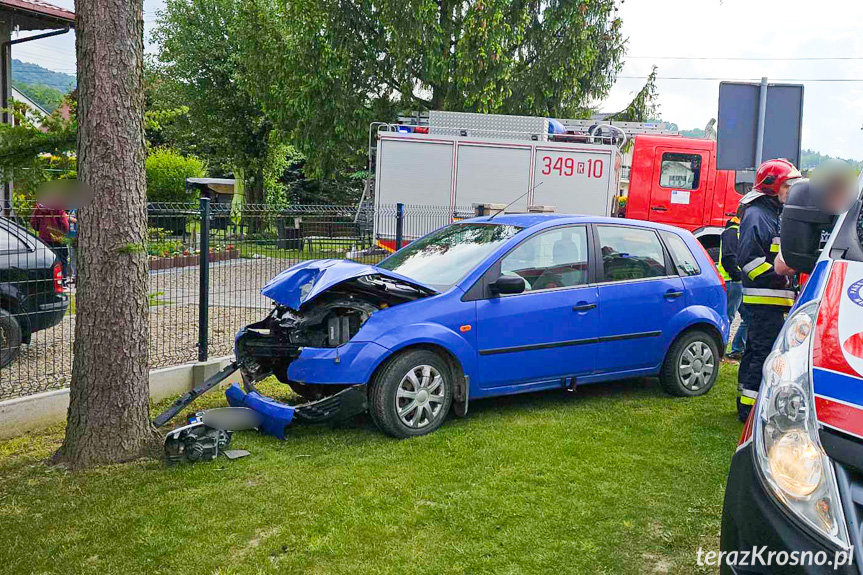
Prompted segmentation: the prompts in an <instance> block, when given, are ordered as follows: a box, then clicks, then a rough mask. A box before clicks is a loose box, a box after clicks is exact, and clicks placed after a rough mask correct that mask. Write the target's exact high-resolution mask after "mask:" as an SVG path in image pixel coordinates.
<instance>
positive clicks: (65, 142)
mask: <svg viewBox="0 0 863 575" xmlns="http://www.w3.org/2000/svg"><path fill="white" fill-rule="evenodd" d="M70 105H71V106H72V109H73V110H74V101H72V100H70ZM10 112H11V114H12V116H13V118H14V125H10V124H0V180H3V181H14V182H15V188H14V189H15V195H14V197H13V198H12V202H13V207H14V209H15V211H16V213H18V214H20V215H22V216H24V217H26V216H28V215H29V213H30V210H31V205H32V201H33V199H34V198H35V196H36V190H37V189H38V188H39V186H41V185H42V184H44V183H45V182H48V181H51V180H57V179H74V178H75V177H76V160H75V145H76V139H77V123H76V121H75V117H74V114H73V115H72V118H71V119H69V120H66V119H64V118H63V117H61V116H60V115H59V113H57V112H56V111H55V112H54V113H53V114H51V115H49V116H43V115H41V114H38V113H37V114H34V113H33V112H32V111H28V110H27V108H26V107H25V106H24V104H23V103H21V102H13V106H12V108H11V109H10ZM34 117H35V118H36V119H38V120H39V122H40V123H41V124H42V127H41V128H40V127H37V126H36V124H35V123H34V122H33V118H34Z"/></svg>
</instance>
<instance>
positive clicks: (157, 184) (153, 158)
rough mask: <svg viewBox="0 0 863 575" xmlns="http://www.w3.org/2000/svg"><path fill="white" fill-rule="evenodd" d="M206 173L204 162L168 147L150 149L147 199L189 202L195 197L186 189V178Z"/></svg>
mask: <svg viewBox="0 0 863 575" xmlns="http://www.w3.org/2000/svg"><path fill="white" fill-rule="evenodd" d="M205 173H206V166H205V164H204V162H202V161H201V160H199V159H198V158H195V157H186V156H183V155H182V154H180V153H179V152H177V151H176V150H171V149H168V148H156V149H154V150H150V154H149V155H148V156H147V200H148V201H150V202H187V201H191V200H193V199H194V197H192V196H190V195H189V192H187V191H186V178H200V177H203V176H204V174H205Z"/></svg>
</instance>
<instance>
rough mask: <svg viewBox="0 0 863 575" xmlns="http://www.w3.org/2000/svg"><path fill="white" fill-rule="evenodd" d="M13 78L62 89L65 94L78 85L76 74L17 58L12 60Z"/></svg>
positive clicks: (25, 82) (35, 84)
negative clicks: (72, 74)
mask: <svg viewBox="0 0 863 575" xmlns="http://www.w3.org/2000/svg"><path fill="white" fill-rule="evenodd" d="M12 80H13V81H14V82H20V83H22V84H29V85H31V86H37V85H41V86H48V87H49V88H54V89H55V90H60V92H62V93H63V94H66V93H68V92H71V91H72V89H74V88H75V86H76V85H77V83H76V80H75V76H71V75H69V74H64V73H63V72H55V71H54V70H49V69H48V68H43V67H42V66H40V65H38V64H31V63H30V62H22V61H21V60H15V59H13V60H12Z"/></svg>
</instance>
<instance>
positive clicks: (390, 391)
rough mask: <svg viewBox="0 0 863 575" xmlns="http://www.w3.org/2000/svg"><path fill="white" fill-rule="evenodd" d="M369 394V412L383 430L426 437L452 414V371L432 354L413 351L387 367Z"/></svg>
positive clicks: (397, 435)
mask: <svg viewBox="0 0 863 575" xmlns="http://www.w3.org/2000/svg"><path fill="white" fill-rule="evenodd" d="M369 395H370V397H369V412H370V413H371V415H372V419H373V420H374V422H375V424H376V425H377V426H378V428H380V430H381V431H383V432H384V433H386V434H387V435H391V436H393V437H398V438H405V437H416V436H419V435H425V434H427V433H431V432H432V431H434V430H435V429H437V428H438V427H440V426H441V424H442V423H443V422H444V420H445V419H446V417H447V414H448V413H449V408H450V405H452V398H453V376H452V372H451V370H450V367H449V365H448V364H447V362H446V361H445V360H444V358H442V357H441V356H440V355H438V354H436V353H434V352H433V351H429V350H427V349H411V350H408V351H406V352H404V353H402V354H400V355H398V356H396V357H395V358H394V359H392V360H390V361H389V363H388V364H387V365H386V366H384V368H383V369H382V370H381V371H380V372H379V373H378V374H377V375H376V376H375V379H374V382H373V383H372V389H371V391H370V394H369Z"/></svg>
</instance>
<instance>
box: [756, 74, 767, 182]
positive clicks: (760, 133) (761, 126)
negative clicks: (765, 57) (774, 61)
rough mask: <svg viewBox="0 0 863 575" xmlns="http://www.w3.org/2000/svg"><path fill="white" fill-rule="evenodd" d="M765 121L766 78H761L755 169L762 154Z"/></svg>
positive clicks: (761, 158)
mask: <svg viewBox="0 0 863 575" xmlns="http://www.w3.org/2000/svg"><path fill="white" fill-rule="evenodd" d="M766 122H767V78H766V77H763V78H761V92H760V93H759V100H758V133H757V135H756V140H755V169H756V170H757V169H758V166H760V165H761V161H762V160H763V157H762V156H763V154H764V124H765V123H766Z"/></svg>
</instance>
